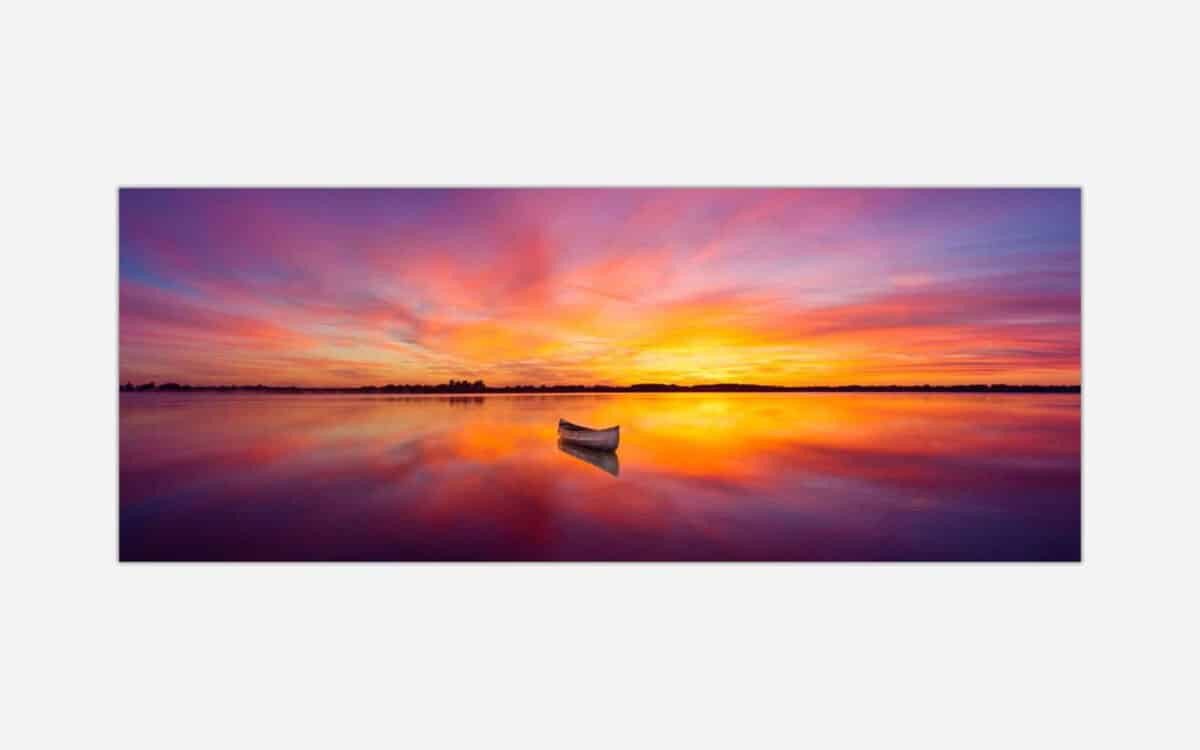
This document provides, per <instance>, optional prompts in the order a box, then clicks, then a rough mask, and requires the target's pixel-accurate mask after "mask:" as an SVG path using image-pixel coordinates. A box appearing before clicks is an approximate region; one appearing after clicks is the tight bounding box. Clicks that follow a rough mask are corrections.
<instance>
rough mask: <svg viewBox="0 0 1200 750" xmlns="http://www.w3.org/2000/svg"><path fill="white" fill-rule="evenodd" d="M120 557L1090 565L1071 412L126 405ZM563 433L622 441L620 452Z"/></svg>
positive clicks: (719, 401) (152, 400)
mask: <svg viewBox="0 0 1200 750" xmlns="http://www.w3.org/2000/svg"><path fill="white" fill-rule="evenodd" d="M120 412H121V417H120V425H121V433H120V451H121V453H120V545H121V559H122V560H288V561H292V560H295V561H307V560H396V561H405V560H841V561H861V560H906V561H907V560H1078V559H1079V558H1080V429H1079V417H1080V397H1079V396H1078V395H1075V394H1073V395H1046V394H1036V395H1018V394H997V395H987V394H846V393H842V394H815V393H790V394H606V395H553V396H534V395H489V396H452V397H444V396H393V395H363V396H359V395H308V394H306V395H284V394H219V393H193V394H166V393H133V394H121V395H120ZM559 417H564V418H566V419H568V420H570V421H573V422H579V423H582V424H586V425H590V426H593V427H604V426H609V425H613V424H620V425H621V446H620V450H619V451H618V453H617V455H616V456H615V457H613V456H604V455H600V456H597V455H587V454H582V453H579V454H578V455H576V453H578V452H574V453H573V452H567V451H565V450H563V449H561V448H560V447H559V445H558V442H557V439H556V425H557V421H558V418H559Z"/></svg>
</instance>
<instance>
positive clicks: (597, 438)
mask: <svg viewBox="0 0 1200 750" xmlns="http://www.w3.org/2000/svg"><path fill="white" fill-rule="evenodd" d="M558 437H559V439H560V440H562V441H563V442H564V443H570V444H571V445H579V446H583V447H584V448H591V449H593V450H600V451H615V450H616V449H617V445H618V444H619V443H620V442H621V428H620V427H609V428H607V429H604V430H593V429H590V428H587V427H580V426H578V425H573V424H571V423H570V422H566V421H564V420H559V422H558Z"/></svg>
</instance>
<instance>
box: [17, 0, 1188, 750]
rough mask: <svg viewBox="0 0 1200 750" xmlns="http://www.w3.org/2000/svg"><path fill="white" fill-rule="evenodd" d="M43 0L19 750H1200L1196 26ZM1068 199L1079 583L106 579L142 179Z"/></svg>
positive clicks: (371, 574)
mask: <svg viewBox="0 0 1200 750" xmlns="http://www.w3.org/2000/svg"><path fill="white" fill-rule="evenodd" d="M568 5H569V4H567V3H553V2H547V3H522V2H515V1H512V2H507V3H493V4H482V3H480V4H464V3H437V4H435V3H415V4H408V5H405V4H388V5H383V6H378V7H376V6H367V5H362V6H359V5H358V4H356V3H337V4H334V3H319V4H317V3H314V4H308V3H294V2H292V3H247V2H238V3H224V2H210V3H203V4H186V5H185V4H168V3H161V2H158V3H121V2H110V3H89V4H83V3H80V4H70V3H39V4H33V3H23V4H19V5H14V6H9V7H7V8H6V9H5V10H4V11H3V20H2V21H0V63H2V65H0V71H2V72H0V77H2V80H3V86H2V87H0V102H3V109H4V114H3V116H2V117H0V174H2V175H3V179H2V180H0V189H2V190H3V193H4V194H3V196H2V201H0V206H2V209H0V211H2V213H0V216H3V219H2V220H0V237H2V239H3V242H2V244H0V248H2V252H3V265H2V266H0V267H2V268H3V273H2V274H0V312H2V313H3V315H0V321H3V322H2V323H0V325H3V334H4V337H3V339H4V346H3V351H4V352H5V354H6V356H5V364H4V366H3V367H0V379H2V380H0V386H2V390H0V393H3V394H4V396H5V397H6V398H5V407H6V408H5V409H4V414H5V417H4V428H3V430H2V431H0V440H3V446H0V447H2V452H0V455H2V456H3V457H4V461H3V466H4V469H5V472H4V474H5V476H4V482H3V485H2V486H3V487H4V491H3V496H4V500H3V503H4V505H3V509H4V516H3V523H0V542H2V543H0V555H3V562H4V565H3V571H4V573H3V578H4V583H3V588H2V589H0V611H2V612H3V614H0V644H2V646H0V648H2V651H0V716H2V717H3V718H2V720H0V744H2V745H4V746H5V747H13V748H33V747H109V746H115V747H123V748H156V749H158V748H205V750H211V748H225V747H237V748H240V747H252V748H264V747H287V748H307V747H314V748H315V747H320V748H329V747H376V746H378V747H383V746H397V745H403V746H407V747H414V748H439V747H471V748H479V747H522V748H526V747H547V748H564V747H571V748H576V747H579V748H590V747H596V748H613V747H653V748H662V747H687V748H696V747H721V748H728V747H756V748H757V747H776V746H778V747H784V746H787V747H795V746H799V745H800V744H802V743H803V744H807V745H809V746H813V747H820V748H837V747H870V748H878V747H897V746H898V747H920V748H956V749H957V748H964V747H970V748H992V747H994V748H1006V749H1008V748H1013V747H1023V748H1024V747H1055V748H1061V747H1068V746H1070V747H1084V746H1097V745H1098V744H1099V743H1105V744H1108V743H1112V744H1114V745H1117V746H1144V747H1179V746H1195V744H1196V734H1197V732H1196V723H1195V720H1194V717H1190V716H1188V715H1186V714H1185V712H1192V713H1194V692H1195V685H1194V680H1195V673H1196V667H1197V648H1196V645H1195V634H1196V632H1197V631H1196V628H1197V624H1198V623H1197V618H1196V615H1195V609H1194V606H1195V590H1196V585H1195V578H1194V575H1193V573H1194V571H1195V568H1196V562H1195V561H1196V554H1195V552H1194V550H1195V548H1196V538H1197V524H1196V521H1197V511H1196V508H1197V499H1196V497H1197V493H1196V480H1195V478H1194V477H1193V476H1192V475H1193V474H1194V472H1193V470H1192V467H1193V466H1194V465H1195V459H1194V457H1193V454H1194V452H1195V448H1196V440H1195V424H1196V419H1197V408H1196V396H1195V390H1194V386H1193V384H1192V380H1193V379H1194V377H1195V375H1196V372H1197V368H1196V367H1195V364H1196V359H1197V355H1196V338H1197V336H1196V332H1195V320H1196V304H1195V300H1196V298H1197V293H1196V292H1195V286H1196V279H1197V276H1196V252H1197V242H1196V230H1195V216H1196V210H1195V203H1196V188H1195V184H1196V183H1195V175H1196V169H1197V157H1196V154H1197V148H1196V143H1195V133H1196V132H1197V125H1198V123H1197V117H1196V110H1195V103H1196V96H1195V74H1194V71H1195V70H1196V69H1197V62H1198V61H1197V52H1196V45H1195V39H1194V33H1195V24H1194V19H1193V18H1191V17H1190V16H1189V13H1188V10H1189V8H1188V6H1186V5H1185V4H1181V3H1180V4H1176V3H1163V2H1145V3H1141V4H1139V5H1136V6H1132V5H1114V4H1108V5H1104V4H1095V3H1052V2H1045V1H1043V2H1036V3H1024V2H1010V3H1004V4H991V5H976V4H967V3H925V2H906V3H891V4H878V5H875V4H856V3H844V4H832V3H822V4H816V5H814V6H812V7H805V6H801V5H800V4H780V5H760V4H757V3H748V2H742V3H713V4H701V3H671V4H665V3H664V4H659V3H646V2H638V3H614V2H610V3H603V4H593V5H590V6H577V7H568ZM150 184H165V185H175V184H187V185H208V184H216V185H436V184H452V185H475V184H483V185H518V184H520V185H524V184H538V185H581V184H586V185H594V184H601V185H626V184H671V185H682V184H719V185H960V184H969V185H1043V184H1052V185H1077V184H1078V185H1083V186H1084V213H1085V217H1084V221H1085V238H1084V248H1085V249H1084V254H1085V258H1084V274H1085V295H1084V296H1085V300H1084V321H1085V322H1084V325H1085V340H1084V356H1085V362H1084V366H1085V375H1084V391H1085V479H1084V503H1085V544H1084V554H1085V559H1086V562H1085V563H1084V564H1083V565H1076V566H1048V567H1047V566H1029V565H1014V566H952V565H951V566H923V565H910V566H885V565H877V566H869V565H836V566H818V565H796V566H789V565H774V566H740V567H731V566H711V565H693V566H685V565H676V566H643V565H636V566H580V565H562V566H499V565H498V566H487V565H454V566H406V565H395V566H392V565H382V566H291V567H288V566H222V565H212V566H124V567H122V566H119V565H117V563H116V562H115V559H116V523H117V517H116V429H115V427H116V403H117V394H116V385H117V382H116V371H117V368H116V356H117V352H116V345H115V342H116V320H117V319H116V271H117V257H116V188H117V186H118V185H150Z"/></svg>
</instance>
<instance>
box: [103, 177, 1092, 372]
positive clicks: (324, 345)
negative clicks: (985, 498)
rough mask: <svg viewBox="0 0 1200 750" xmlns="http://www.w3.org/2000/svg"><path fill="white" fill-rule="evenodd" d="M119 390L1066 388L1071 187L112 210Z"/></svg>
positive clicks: (177, 198)
mask: <svg viewBox="0 0 1200 750" xmlns="http://www.w3.org/2000/svg"><path fill="white" fill-rule="evenodd" d="M120 266H121V274H120V377H121V380H122V382H125V381H132V382H135V383H140V382H146V381H150V380H154V381H157V382H160V383H161V382H167V381H175V382H181V383H191V384H194V385H215V384H230V383H233V384H256V383H264V384H269V385H298V386H348V385H383V384H387V383H437V382H445V381H446V380H448V379H450V378H456V379H464V378H465V379H470V380H475V379H483V380H486V381H487V383H488V384H489V385H518V384H534V385H536V384H609V385H628V384H633V383H640V382H668V383H679V384H702V383H720V382H741V383H760V384H768V385H829V384H849V383H861V384H882V383H896V384H921V383H932V384H956V383H1001V382H1003V383H1041V384H1075V383H1078V382H1079V380H1080V306H1079V302H1080V287H1079V275H1080V198H1079V191H1077V190H1059V189H1053V190H1051V189H1035V190H959V189H938V190H892V189H844V190H811V189H794V190H793V189H786V190H785V189H720V190H701V189H600V190H577V189H544V190H524V189H513V190H507V189H477V190H458V189H440V190H404V189H398V190H242V189H238V190H225V189H211V190H165V189H135V190H130V189H126V190H123V191H122V192H121V206H120Z"/></svg>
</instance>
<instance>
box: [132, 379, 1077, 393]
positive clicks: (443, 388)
mask: <svg viewBox="0 0 1200 750" xmlns="http://www.w3.org/2000/svg"><path fill="white" fill-rule="evenodd" d="M1001 389H1037V390H1056V391H1063V390H1081V389H1082V383H878V384H872V383H844V384H836V385H767V384H761V383H738V382H725V383H698V384H688V385H685V384H678V383H632V384H629V385H610V384H604V383H593V384H584V383H560V384H548V383H542V384H538V385H534V384H519V385H499V386H492V385H487V384H486V383H485V382H484V381H482V380H475V381H467V380H463V381H455V380H451V381H450V382H448V383H435V384H428V383H386V384H383V385H346V386H336V385H267V384H263V383H255V384H246V383H243V384H236V383H224V384H216V385H192V384H185V383H178V382H174V381H168V382H165V383H158V382H157V381H153V380H152V381H148V382H145V383H141V384H137V385H135V384H134V383H133V381H129V380H127V381H126V382H125V383H124V384H119V390H120V391H122V392H130V391H150V390H153V391H158V390H200V391H204V390H283V391H341V392H349V391H368V392H370V391H380V390H391V391H403V390H411V391H415V392H425V391H430V392H463V393H489V392H495V393H502V392H512V391H529V390H535V391H552V390H557V391H563V390H586V391H655V390H660V391H675V390H680V391H688V390H700V391H720V390H760V391H833V390H977V391H980V390H1001Z"/></svg>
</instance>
